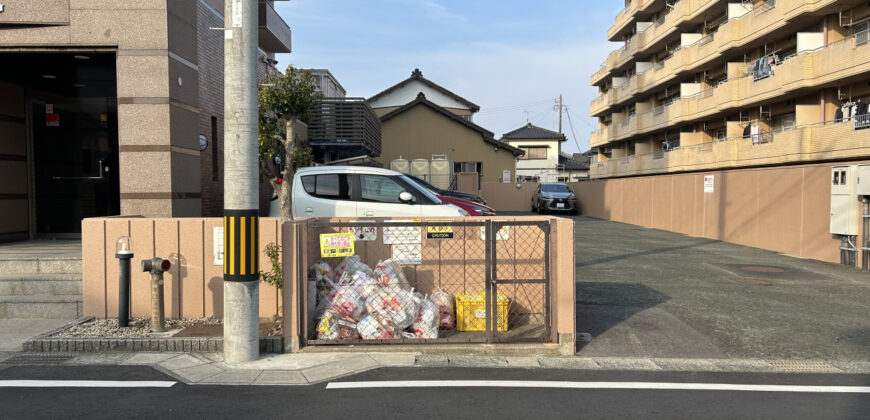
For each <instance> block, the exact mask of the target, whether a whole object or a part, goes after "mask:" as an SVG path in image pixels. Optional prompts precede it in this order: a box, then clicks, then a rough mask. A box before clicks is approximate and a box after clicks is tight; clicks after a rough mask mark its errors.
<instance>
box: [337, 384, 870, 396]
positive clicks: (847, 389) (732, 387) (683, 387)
mask: <svg viewBox="0 0 870 420" xmlns="http://www.w3.org/2000/svg"><path fill="white" fill-rule="evenodd" d="M468 387H478V388H565V389H643V390H667V391H753V392H808V393H856V394H870V387H868V386H823V385H753V384H706V383H679V382H566V381H369V382H330V383H329V384H327V385H326V389H362V388H468Z"/></svg>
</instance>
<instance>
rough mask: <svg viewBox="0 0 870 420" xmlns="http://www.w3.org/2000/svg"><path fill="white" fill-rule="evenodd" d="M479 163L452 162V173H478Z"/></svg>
mask: <svg viewBox="0 0 870 420" xmlns="http://www.w3.org/2000/svg"><path fill="white" fill-rule="evenodd" d="M480 170H481V162H454V163H453V172H477V173H480Z"/></svg>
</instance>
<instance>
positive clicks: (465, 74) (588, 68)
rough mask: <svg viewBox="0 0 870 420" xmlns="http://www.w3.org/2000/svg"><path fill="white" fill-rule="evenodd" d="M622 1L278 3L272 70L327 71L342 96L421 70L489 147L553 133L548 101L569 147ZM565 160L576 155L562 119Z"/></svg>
mask: <svg viewBox="0 0 870 420" xmlns="http://www.w3.org/2000/svg"><path fill="white" fill-rule="evenodd" d="M622 4H623V2H622V1H621V0H619V1H613V0H603V1H597V2H590V1H588V0H583V1H580V0H564V1H562V0H554V1H549V0H539V1H528V0H526V1H520V0H368V1H361V0H292V1H289V2H284V1H280V2H276V8H277V10H278V13H279V14H281V16H282V17H283V18H284V19H285V20H286V21H287V23H288V24H289V25H290V27H291V29H292V30H293V53H292V54H282V55H279V56H278V57H277V58H278V60H279V64H278V65H279V67H286V66H287V65H288V64H292V65H294V66H296V67H302V68H328V69H329V70H330V71H331V72H332V74H333V75H335V77H336V78H337V79H338V81H339V82H340V83H341V84H342V86H344V88H345V89H346V90H347V92H348V96H356V97H369V96H372V95H374V94H376V93H378V92H380V91H382V90H384V89H386V88H388V87H390V86H392V85H394V84H396V83H398V82H400V81H402V80H404V79H405V78H407V77H408V76H410V75H411V71H412V70H413V69H414V68H420V70H421V71H422V72H423V75H424V76H425V77H426V78H428V79H430V80H432V81H434V82H435V83H438V84H440V85H442V86H444V87H445V88H447V89H450V90H451V91H453V92H455V93H456V94H458V95H460V96H462V97H464V98H466V99H468V100H470V101H472V102H474V103H476V104H478V105H480V108H481V110H480V112H479V113H477V114H476V115H475V117H474V118H475V122H476V123H477V124H479V125H481V126H483V127H484V128H486V129H488V130H490V131H493V132H494V133H495V135H496V138H499V137H501V135H502V134H504V133H505V132H508V131H511V130H513V129H515V128H518V127H520V126H522V125H524V124H525V123H526V122H527V120H530V121H531V122H532V123H533V124H535V125H539V126H541V127H544V128H548V129H552V130H556V129H557V127H558V117H557V114H556V111H555V109H554V104H555V98H557V97H558V96H559V94H560V93H561V94H562V95H563V101H564V103H565V104H566V105H568V107H569V112H570V113H571V120H572V122H573V127H574V133H576V144H579V147H580V149H582V150H587V149H588V148H589V133H590V131H592V127H593V126H594V124H595V120H594V119H592V118H590V117H589V103H590V102H591V101H592V99H593V98H594V97H595V95H596V92H595V89H594V88H592V87H591V86H589V77H590V76H591V75H592V73H594V72H595V71H596V70H598V67H599V65H600V64H601V63H602V62H603V61H604V59H605V58H606V57H607V54H608V53H609V52H610V51H611V50H613V49H615V48H616V47H617V46H616V45H615V44H612V43H609V42H607V41H606V39H605V38H606V33H607V29H608V28H609V27H610V26H611V25H612V24H613V18H614V17H615V16H616V14H617V13H618V12H619V11H620V10H621V9H622ZM563 131H564V132H565V133H566V134H567V135H568V142H566V143H565V144H564V146H563V151H566V152H569V153H571V152H575V151H577V149H578V147H577V145H575V141H574V135H573V134H572V131H571V125H570V124H569V122H568V118H567V116H564V117H563Z"/></svg>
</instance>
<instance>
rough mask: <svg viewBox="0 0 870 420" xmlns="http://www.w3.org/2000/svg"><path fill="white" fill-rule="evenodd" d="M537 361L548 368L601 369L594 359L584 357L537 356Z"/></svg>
mask: <svg viewBox="0 0 870 420" xmlns="http://www.w3.org/2000/svg"><path fill="white" fill-rule="evenodd" d="M538 363H540V364H541V367H544V368H548V369H582V370H596V369H601V366H599V365H598V363H595V361H594V360H592V359H589V358H584V357H539V358H538Z"/></svg>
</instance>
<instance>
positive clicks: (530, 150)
mask: <svg viewBox="0 0 870 420" xmlns="http://www.w3.org/2000/svg"><path fill="white" fill-rule="evenodd" d="M520 150H522V151H524V152H526V153H525V154H524V155H523V157H522V158H521V159H523V160H535V159H546V158H547V146H520Z"/></svg>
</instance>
